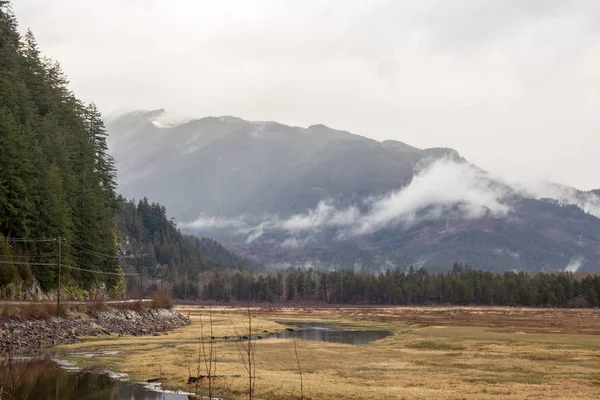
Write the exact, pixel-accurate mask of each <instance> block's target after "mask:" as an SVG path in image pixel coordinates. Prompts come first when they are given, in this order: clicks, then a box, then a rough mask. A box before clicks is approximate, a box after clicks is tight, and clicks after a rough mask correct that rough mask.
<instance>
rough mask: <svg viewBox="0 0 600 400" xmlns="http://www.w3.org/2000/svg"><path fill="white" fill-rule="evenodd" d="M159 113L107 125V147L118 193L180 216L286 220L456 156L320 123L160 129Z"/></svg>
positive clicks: (205, 123) (234, 122)
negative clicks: (417, 167)
mask: <svg viewBox="0 0 600 400" xmlns="http://www.w3.org/2000/svg"><path fill="white" fill-rule="evenodd" d="M163 113H164V111H163V110H155V111H148V112H133V113H128V114H125V115H122V116H119V117H115V118H111V119H109V120H107V128H108V130H109V132H110V138H111V139H110V143H109V144H110V149H111V154H113V157H114V158H115V159H116V160H117V168H118V170H119V189H120V191H121V193H122V194H123V195H124V196H125V197H133V198H140V197H143V196H148V197H150V198H153V199H157V200H158V201H159V202H161V203H163V204H166V205H167V206H168V208H169V210H171V212H173V213H174V214H175V215H176V216H177V218H178V219H181V220H189V219H193V218H196V217H198V215H199V214H200V213H204V214H206V215H240V214H256V213H260V214H273V213H283V214H292V213H297V212H303V211H305V210H306V209H307V208H311V207H314V206H315V205H316V204H317V203H318V201H319V200H321V199H323V198H337V199H339V200H340V201H341V202H343V203H348V204H350V202H352V201H353V199H357V198H365V197H367V196H376V195H381V194H384V193H386V192H387V191H388V190H389V189H390V188H400V187H402V186H404V185H405V184H406V183H407V182H409V181H410V179H411V177H412V173H413V168H414V166H415V165H417V163H418V162H419V161H421V160H423V159H427V158H429V157H440V156H441V155H449V156H453V157H457V158H458V157H459V156H458V153H456V152H455V151H453V150H450V149H428V150H419V149H416V148H414V147H411V146H408V145H406V144H404V143H401V142H396V141H386V142H383V143H380V142H377V141H375V140H371V139H367V138H364V137H361V136H358V135H353V134H351V133H349V132H345V131H338V130H334V129H331V128H328V127H326V126H324V125H314V126H311V127H309V128H306V129H305V128H298V127H290V126H286V125H282V124H278V123H276V122H249V121H244V120H242V119H239V118H235V117H219V118H215V117H208V118H202V119H198V120H192V121H188V122H185V123H182V124H179V125H174V126H165V125H163V124H162V123H160V122H157V118H160V116H161V115H162V114H163ZM350 160H351V161H352V162H349V161H350ZM323 171H327V173H323ZM157 182H158V183H159V184H157Z"/></svg>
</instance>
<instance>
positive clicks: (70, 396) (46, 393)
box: [0, 322, 391, 400]
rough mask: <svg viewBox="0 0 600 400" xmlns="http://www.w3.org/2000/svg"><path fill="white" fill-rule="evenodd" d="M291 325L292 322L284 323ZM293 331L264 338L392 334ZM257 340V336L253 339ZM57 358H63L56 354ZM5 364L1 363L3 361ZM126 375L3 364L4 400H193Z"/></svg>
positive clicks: (354, 339) (38, 363)
mask: <svg viewBox="0 0 600 400" xmlns="http://www.w3.org/2000/svg"><path fill="white" fill-rule="evenodd" d="M281 323H282V324H286V325H290V323H289V322H281ZM296 326H297V328H295V330H294V331H292V332H282V333H263V334H262V335H261V336H260V338H261V339H268V338H270V337H278V338H287V339H290V338H296V339H306V340H316V341H321V342H333V343H343V344H352V345H359V344H364V343H369V342H373V341H375V340H379V339H383V338H386V337H388V336H390V335H391V332H388V331H377V330H370V331H358V330H345V329H334V328H332V327H331V326H329V325H326V324H318V323H303V324H297V325H296ZM253 339H255V337H254V336H253ZM118 353H119V351H103V352H100V353H94V352H89V353H71V355H78V356H81V357H83V358H94V357H97V356H100V355H110V354H118ZM54 356H58V357H60V354H58V353H55V355H54ZM0 362H1V360H0ZM116 378H123V377H122V376H117V375H116V374H109V373H106V372H103V371H81V370H78V369H77V366H76V365H75V363H73V362H69V361H64V360H60V359H55V360H49V359H40V358H23V359H16V360H13V361H11V363H10V365H9V364H8V362H6V361H4V362H2V363H1V364H0V399H4V398H5V397H4V396H3V394H2V393H4V394H6V393H7V391H8V392H9V393H11V394H12V396H7V397H6V398H14V399H48V400H51V399H60V400H104V399H119V400H121V399H123V400H159V399H160V400H192V399H195V398H196V397H195V396H193V395H188V394H182V393H172V392H166V391H161V390H160V388H159V387H158V386H155V385H154V384H139V383H132V382H127V381H123V380H122V379H116Z"/></svg>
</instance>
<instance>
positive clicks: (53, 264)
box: [0, 261, 58, 267]
mask: <svg viewBox="0 0 600 400" xmlns="http://www.w3.org/2000/svg"><path fill="white" fill-rule="evenodd" d="M0 264H13V265H46V266H54V267H55V266H57V265H58V264H56V263H30V262H23V261H0Z"/></svg>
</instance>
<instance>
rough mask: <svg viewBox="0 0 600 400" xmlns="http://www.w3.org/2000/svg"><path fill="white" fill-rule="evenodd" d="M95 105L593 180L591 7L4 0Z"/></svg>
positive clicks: (512, 0)
mask: <svg viewBox="0 0 600 400" xmlns="http://www.w3.org/2000/svg"><path fill="white" fill-rule="evenodd" d="M13 7H14V11H15V13H16V14H17V17H18V19H19V21H20V25H21V29H22V30H23V31H24V30H25V29H26V28H27V27H30V28H31V29H32V30H33V31H34V33H35V35H36V36H37V39H38V41H39V43H40V46H41V47H42V50H43V51H44V53H45V54H46V55H48V56H51V57H53V58H55V59H57V60H58V61H59V62H60V63H61V65H62V66H63V69H64V70H65V72H66V74H67V75H68V77H69V79H70V81H71V86H72V88H73V90H74V91H75V93H76V94H77V95H78V97H80V98H82V99H83V100H85V101H94V102H96V103H97V104H98V105H99V107H100V108H101V109H102V111H103V112H104V113H105V114H109V113H111V112H114V111H115V110H117V109H123V108H124V109H147V108H165V109H167V110H168V111H169V112H172V113H174V114H176V115H185V116H197V117H203V116H208V115H219V116H220V115H234V116H239V117H241V118H244V119H251V120H274V121H278V122H282V123H285V124H290V125H300V126H308V125H312V124H316V123H323V124H326V125H328V126H331V127H334V128H338V129H346V130H349V131H351V132H353V133H357V134H361V135H364V136H369V137H372V138H375V139H378V140H383V139H396V140H400V141H404V142H406V143H409V144H411V145H414V146H417V147H438V146H445V147H453V148H455V149H457V150H458V151H459V152H460V153H461V154H462V155H463V156H464V157H466V158H467V159H469V160H470V161H472V162H474V163H476V164H478V165H479V166H481V167H483V168H485V169H488V170H490V171H492V172H495V173H500V174H503V175H505V176H508V177H511V178H512V177H516V178H540V179H548V180H552V181H556V182H560V183H564V184H568V185H573V186H576V187H578V188H581V189H592V188H598V187H600V157H598V155H599V154H600V1H596V0H587V1H586V0H581V1H578V0H561V1H554V0H529V1H528V0H452V1H447V0H437V1H436V0H414V1H393V0H392V1H375V0H364V1H349V0H338V1H335V0H333V1H325V0H323V1H306V0H303V1H298V0H272V1H245V0H240V1H227V0H223V1H214V0H212V1H198V0H177V1H169V0H104V1H97V0H96V1H92V0H53V1H48V0H13Z"/></svg>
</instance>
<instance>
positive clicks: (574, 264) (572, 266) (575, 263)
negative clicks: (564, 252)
mask: <svg viewBox="0 0 600 400" xmlns="http://www.w3.org/2000/svg"><path fill="white" fill-rule="evenodd" d="M582 265H583V259H582V258H574V259H572V260H571V261H570V262H569V264H568V265H567V266H566V267H565V270H564V271H565V272H577V271H578V270H579V268H581V266H582Z"/></svg>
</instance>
